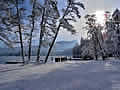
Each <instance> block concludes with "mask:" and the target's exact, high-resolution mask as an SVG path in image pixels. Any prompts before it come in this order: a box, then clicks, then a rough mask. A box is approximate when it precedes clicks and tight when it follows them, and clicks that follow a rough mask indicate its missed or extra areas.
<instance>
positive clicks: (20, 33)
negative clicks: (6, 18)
mask: <svg viewBox="0 0 120 90" xmlns="http://www.w3.org/2000/svg"><path fill="white" fill-rule="evenodd" d="M16 9H17V19H18V29H19V36H20V45H21V55H22V60H23V64H25V60H24V49H23V48H24V47H23V41H22V32H21V25H20V15H19V14H20V12H19V8H18V0H16Z"/></svg>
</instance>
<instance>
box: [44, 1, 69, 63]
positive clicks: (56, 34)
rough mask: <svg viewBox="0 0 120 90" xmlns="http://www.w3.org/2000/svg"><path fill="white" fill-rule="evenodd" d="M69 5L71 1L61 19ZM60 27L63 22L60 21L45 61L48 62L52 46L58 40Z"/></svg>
mask: <svg viewBox="0 0 120 90" xmlns="http://www.w3.org/2000/svg"><path fill="white" fill-rule="evenodd" d="M69 6H70V3H69V5H68V6H67V8H66V10H65V13H64V14H63V17H62V18H61V19H64V17H65V15H66V12H67V11H68V9H69ZM60 27H61V22H60V23H59V25H58V27H57V31H56V33H55V37H54V39H53V41H52V43H51V45H50V48H49V50H48V53H47V55H46V58H45V62H44V63H47V60H48V57H49V55H50V53H51V50H52V47H53V45H54V43H55V40H56V38H57V36H58V33H59V30H60Z"/></svg>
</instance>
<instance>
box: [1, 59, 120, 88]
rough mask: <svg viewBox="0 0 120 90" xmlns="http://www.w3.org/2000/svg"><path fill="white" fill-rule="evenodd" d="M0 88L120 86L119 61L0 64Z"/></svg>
mask: <svg viewBox="0 0 120 90" xmlns="http://www.w3.org/2000/svg"><path fill="white" fill-rule="evenodd" d="M0 90H120V61H119V60H114V61H113V60H109V61H67V62H64V63H51V64H45V65H43V64H41V65H32V64H31V65H26V66H21V65H19V64H17V65H5V64H0Z"/></svg>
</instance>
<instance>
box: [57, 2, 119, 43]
mask: <svg viewBox="0 0 120 90" xmlns="http://www.w3.org/2000/svg"><path fill="white" fill-rule="evenodd" d="M82 2H83V3H84V5H85V7H86V10H84V11H81V15H82V18H81V19H80V20H78V22H77V23H74V26H75V29H77V31H78V32H79V33H77V35H72V36H71V34H70V33H67V32H66V33H63V32H61V33H60V34H59V37H58V40H63V39H64V40H78V43H79V42H80V39H81V36H83V37H84V36H85V37H86V33H85V32H84V31H83V30H82V27H83V25H84V20H83V17H84V16H85V15H86V14H89V13H94V12H96V11H101V10H103V11H114V10H115V9H116V8H120V0H82Z"/></svg>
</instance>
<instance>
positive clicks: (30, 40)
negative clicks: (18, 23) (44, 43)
mask: <svg viewBox="0 0 120 90" xmlns="http://www.w3.org/2000/svg"><path fill="white" fill-rule="evenodd" d="M35 4H36V0H34V1H33V9H32V29H31V32H30V39H29V50H28V62H30V59H31V48H32V47H31V46H32V34H33V31H34V27H35V12H34V10H35Z"/></svg>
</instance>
